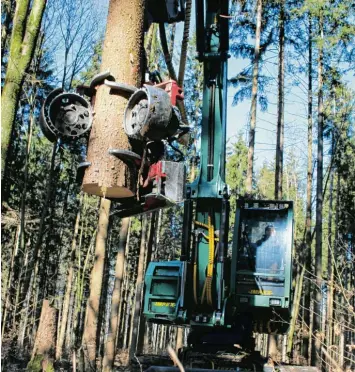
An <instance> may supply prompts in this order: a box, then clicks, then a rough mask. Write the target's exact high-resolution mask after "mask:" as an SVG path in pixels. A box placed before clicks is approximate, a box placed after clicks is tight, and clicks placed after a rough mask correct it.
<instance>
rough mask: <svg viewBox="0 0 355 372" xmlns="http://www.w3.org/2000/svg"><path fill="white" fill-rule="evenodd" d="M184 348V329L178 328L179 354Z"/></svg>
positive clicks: (176, 348)
mask: <svg viewBox="0 0 355 372" xmlns="http://www.w3.org/2000/svg"><path fill="white" fill-rule="evenodd" d="M183 346H184V328H183V327H178V329H177V334H176V347H175V350H176V352H177V353H178V352H179V350H180V349H181V348H182V347H183Z"/></svg>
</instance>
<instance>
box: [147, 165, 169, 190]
mask: <svg viewBox="0 0 355 372" xmlns="http://www.w3.org/2000/svg"><path fill="white" fill-rule="evenodd" d="M165 177H166V173H164V172H163V163H162V162H161V161H158V162H157V163H155V164H152V165H151V166H150V167H149V172H148V177H147V179H146V180H145V182H144V185H143V187H147V186H148V184H149V183H150V182H152V181H153V180H156V181H160V180H161V179H162V178H165Z"/></svg>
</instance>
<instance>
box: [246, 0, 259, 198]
mask: <svg viewBox="0 0 355 372" xmlns="http://www.w3.org/2000/svg"><path fill="white" fill-rule="evenodd" d="M261 16H262V0H257V10H256V32H255V49H254V61H253V65H254V66H253V86H252V91H251V108H250V111H251V116H250V130H249V148H248V168H247V179H246V191H247V193H248V194H251V192H252V189H253V163H254V147H255V127H256V109H257V99H258V75H259V59H260V37H261Z"/></svg>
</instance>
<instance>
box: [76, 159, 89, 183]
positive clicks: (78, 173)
mask: <svg viewBox="0 0 355 372" xmlns="http://www.w3.org/2000/svg"><path fill="white" fill-rule="evenodd" d="M90 165H91V162H89V161H83V162H82V163H80V164H79V165H78V169H77V171H76V182H77V183H78V184H82V182H83V178H84V174H85V169H86V168H88V167H90Z"/></svg>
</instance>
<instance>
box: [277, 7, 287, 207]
mask: <svg viewBox="0 0 355 372" xmlns="http://www.w3.org/2000/svg"><path fill="white" fill-rule="evenodd" d="M284 23H285V13H284V1H283V0H282V1H281V4H280V16H279V27H280V30H279V76H278V109H277V138H276V171H275V199H276V200H280V199H282V173H283V151H284V149H283V147H284V101H285V100H284V80H285V60H284V59H285V56H284V54H285V49H284V48H285V27H284Z"/></svg>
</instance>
